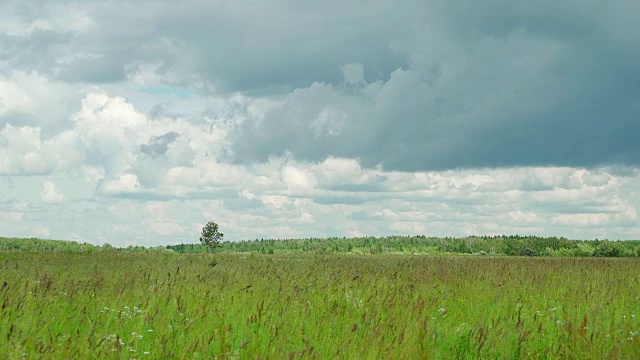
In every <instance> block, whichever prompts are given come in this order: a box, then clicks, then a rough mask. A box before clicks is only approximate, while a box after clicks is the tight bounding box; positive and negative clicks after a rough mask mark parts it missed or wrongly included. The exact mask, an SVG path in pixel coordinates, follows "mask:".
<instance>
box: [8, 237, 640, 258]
mask: <svg viewBox="0 0 640 360" xmlns="http://www.w3.org/2000/svg"><path fill="white" fill-rule="evenodd" d="M0 251H53V252H83V253H93V252H107V251H118V252H137V253H148V252H154V253H157V252H166V253H171V252H177V253H203V252H206V251H207V249H206V248H205V247H204V246H203V245H201V244H180V245H169V246H156V247H151V248H147V247H143V246H129V247H126V248H116V247H113V246H112V245H110V244H104V245H102V246H97V245H92V244H87V243H82V244H81V243H78V242H75V241H61V240H41V239H36V238H28V239H21V238H3V237H0ZM216 251H218V252H223V253H253V254H301V253H312V254H360V255H376V254H426V255H438V254H440V255H445V254H475V255H494V256H495V255H507V256H600V257H638V256H640V240H625V241H609V240H569V239H566V238H563V237H560V238H558V237H537V236H518V235H515V236H470V237H464V238H449V237H445V238H435V237H427V236H424V235H418V236H389V237H357V238H336V237H332V238H327V239H321V238H308V239H287V240H273V239H256V240H248V241H240V242H228V241H227V242H223V243H222V244H221V246H220V247H219V248H218V249H217V250H216Z"/></svg>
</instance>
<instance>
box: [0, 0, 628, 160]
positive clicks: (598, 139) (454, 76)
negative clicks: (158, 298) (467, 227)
mask: <svg viewBox="0 0 640 360" xmlns="http://www.w3.org/2000/svg"><path fill="white" fill-rule="evenodd" d="M8 4H9V6H7V5H6V4H5V5H4V8H3V9H2V10H3V12H2V15H0V21H2V20H6V21H2V23H3V24H4V25H3V28H2V29H4V30H5V31H0V45H1V46H0V55H1V56H2V61H0V71H6V69H22V70H36V71H38V72H39V73H41V74H45V75H47V76H49V77H53V78H56V79H58V80H61V81H65V82H85V83H96V84H97V83H105V82H118V81H123V80H125V79H127V77H128V76H129V77H130V76H134V75H136V71H138V70H139V66H142V65H144V64H149V63H154V64H157V67H156V70H155V71H156V73H155V75H156V76H157V77H158V78H159V79H160V81H161V82H163V83H165V84H170V85H176V86H178V85H179V86H190V87H195V88H199V89H200V90H205V91H211V92H214V93H218V94H220V93H222V94H230V93H234V92H241V93H243V94H245V95H249V96H257V95H259V96H274V97H275V96H278V97H280V96H284V98H285V100H284V104H283V105H282V106H280V107H276V108H275V109H272V110H270V111H269V112H268V113H267V114H266V116H265V118H264V119H261V120H260V121H258V120H254V119H249V120H248V121H245V122H244V123H243V124H242V125H241V126H240V127H239V128H238V129H237V131H236V132H235V134H233V136H232V138H231V140H232V141H233V142H234V145H233V146H232V149H233V159H232V160H233V161H236V162H240V163H251V162H256V161H263V160H267V159H268V158H269V157H270V156H273V155H284V154H291V155H292V156H293V157H295V158H298V159H302V160H311V161H322V160H323V159H326V158H327V157H328V156H335V157H347V158H357V159H358V160H359V161H360V162H361V163H362V164H363V165H364V166H367V167H374V166H377V165H382V167H383V168H385V169H396V170H409V171H411V170H429V169H451V168H469V167H471V168H475V167H508V166H529V165H543V166H544V165H566V166H586V167H592V166H604V165H620V166H623V167H624V166H638V165H639V164H640V146H638V144H637V136H638V135H637V134H640V120H639V119H640V70H639V68H638V66H637V64H638V63H640V25H639V24H638V22H637V19H638V18H640V5H638V2H637V1H631V0H628V1H627V0H614V1H596V0H594V1H587V2H585V1H577V0H567V1H563V2H560V3H559V2H557V1H546V0H544V1H537V2H530V1H506V0H492V1H488V2H481V3H480V2H477V3H473V2H471V3H470V2H457V1H441V0H431V1H426V2H425V1H408V2H402V3H398V2H393V1H384V0H383V1H379V2H375V3H374V4H367V5H366V6H364V5H362V4H358V3H355V2H347V3H345V2H342V1H337V0H336V1H327V2H321V3H318V2H311V1H302V2H288V1H275V0H274V1H264V2H257V3H249V2H243V1H236V2H209V1H189V2H184V3H178V2H171V1H157V2H133V1H117V2H97V1H96V2H66V1H50V2H42V3H37V2H30V3H26V4H25V3H22V2H15V1H14V2H8ZM4 10H7V11H4ZM56 19H57V20H56ZM87 19H88V20H87ZM7 24H8V25H7ZM43 24H44V25H43ZM14 28H16V29H18V30H16V29H14ZM12 29H13V30H12ZM347 64H360V65H361V66H362V69H364V73H363V75H364V79H363V80H364V82H365V83H362V82H359V81H356V82H353V81H352V80H349V79H353V78H350V77H348V76H346V77H344V78H343V74H342V69H343V66H345V65H347ZM356 66H357V65H356ZM137 69H138V70H137ZM345 71H347V70H345ZM312 84H313V85H312Z"/></svg>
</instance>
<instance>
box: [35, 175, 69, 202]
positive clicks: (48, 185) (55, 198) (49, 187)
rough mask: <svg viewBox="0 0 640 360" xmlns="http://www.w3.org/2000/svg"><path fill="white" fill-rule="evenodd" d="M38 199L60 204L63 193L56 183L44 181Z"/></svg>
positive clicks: (62, 199)
mask: <svg viewBox="0 0 640 360" xmlns="http://www.w3.org/2000/svg"><path fill="white" fill-rule="evenodd" d="M40 201H41V202H42V203H44V204H61V203H62V202H63V201H64V194H62V193H61V192H60V190H58V188H57V187H56V184H54V183H53V182H51V181H45V182H44V183H43V184H42V191H41V192H40Z"/></svg>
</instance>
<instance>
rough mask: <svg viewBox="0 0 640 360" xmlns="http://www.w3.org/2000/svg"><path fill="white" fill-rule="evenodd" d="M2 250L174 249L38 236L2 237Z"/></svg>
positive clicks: (0, 239) (87, 251)
mask: <svg viewBox="0 0 640 360" xmlns="http://www.w3.org/2000/svg"><path fill="white" fill-rule="evenodd" d="M0 251H53V252H71V253H75V252H80V253H93V252H106V251H120V252H173V250H170V249H167V247H166V246H156V247H151V248H147V247H144V246H129V247H126V248H116V247H113V246H112V245H110V244H104V245H102V246H97V245H92V244H87V243H82V244H80V243H78V242H75V241H63V240H42V239H37V238H28V239H22V238H4V237H0Z"/></svg>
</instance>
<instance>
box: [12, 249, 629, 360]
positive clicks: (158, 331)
mask: <svg viewBox="0 0 640 360" xmlns="http://www.w3.org/2000/svg"><path fill="white" fill-rule="evenodd" d="M638 274H640V262H639V261H638V260H637V259H634V258H628V259H600V258H520V257H509V258H505V257H500V258H493V257H468V256H467V257H464V256H459V257H457V256H447V257H426V256H391V255H380V256H353V255H351V256H312V255H287V256H279V255H271V256H268V255H238V254H221V255H205V254H203V255H200V254H190V255H178V254H174V255H171V254H125V253H94V254H80V253H75V254H68V253H58V254H53V253H21V252H12V253H0V313H1V317H0V354H5V356H6V357H7V358H10V359H20V358H41V357H45V358H124V359H129V358H136V359H144V358H149V359H161V358H162V359H163V358H189V359H191V358H195V359H211V358H223V359H230V358H249V359H252V358H276V359H279V358H290V357H292V358H322V359H324V358H333V357H339V358H358V359H367V358H371V359H380V358H433V359H450V358H459V359H471V358H478V357H481V358H499V359H502V358H505V359H512V358H574V359H602V358H630V359H631V358H639V357H640V340H639V338H638V331H639V330H640V291H639V289H640V276H639V275H638ZM0 357H1V356H0Z"/></svg>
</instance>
